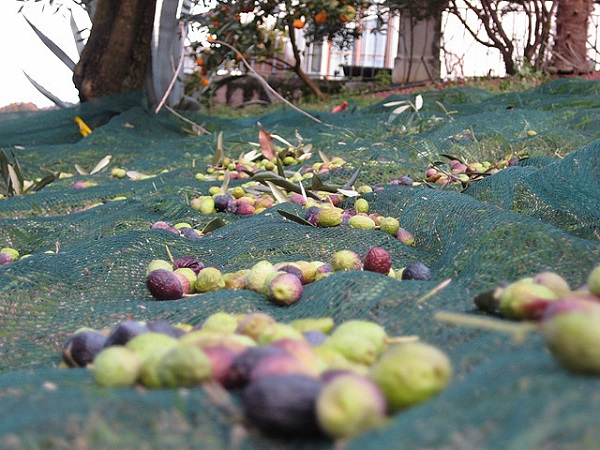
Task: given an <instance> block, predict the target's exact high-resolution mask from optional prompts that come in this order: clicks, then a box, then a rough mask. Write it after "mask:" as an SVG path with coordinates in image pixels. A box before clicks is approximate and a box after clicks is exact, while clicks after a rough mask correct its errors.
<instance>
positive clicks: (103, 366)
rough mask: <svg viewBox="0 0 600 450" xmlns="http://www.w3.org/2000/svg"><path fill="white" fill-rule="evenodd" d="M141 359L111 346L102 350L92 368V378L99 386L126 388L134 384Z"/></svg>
mask: <svg viewBox="0 0 600 450" xmlns="http://www.w3.org/2000/svg"><path fill="white" fill-rule="evenodd" d="M141 367H142V359H141V358H140V357H139V355H138V354H137V353H135V352H134V351H133V350H130V349H128V348H126V347H124V346H121V345H113V346H110V347H106V348H105V349H104V350H102V351H101V352H100V353H98V355H97V356H96V358H94V363H93V366H92V376H93V378H94V381H95V382H96V384H98V385H99V386H103V387H127V386H133V384H134V383H135V382H136V380H137V378H138V376H139V374H140V369H141Z"/></svg>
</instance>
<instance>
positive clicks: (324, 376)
mask: <svg viewBox="0 0 600 450" xmlns="http://www.w3.org/2000/svg"><path fill="white" fill-rule="evenodd" d="M62 355H63V361H64V363H65V364H66V365H67V366H69V367H87V368H88V369H89V370H91V373H92V376H93V379H94V380H95V382H96V383H97V384H98V385H99V386H104V387H129V386H134V385H141V386H144V387H146V388H149V389H160V388H179V387H186V388H193V387H195V386H201V385H206V383H209V382H210V383H217V384H218V385H220V386H221V387H222V388H224V389H227V390H235V391H238V392H240V394H241V395H240V399H241V408H242V410H243V412H244V417H245V418H246V420H247V422H248V423H249V424H251V425H254V426H256V427H257V428H258V429H259V430H261V431H263V432H265V433H269V434H276V435H283V436H298V435H300V436H306V435H313V436H314V435H325V436H329V437H331V438H349V437H352V436H355V435H356V434H358V433H361V432H363V431H365V430H368V429H370V428H372V427H375V426H379V425H382V424H385V422H386V420H387V419H389V416H390V415H391V414H395V413H397V412H399V411H402V410H404V409H406V408H409V407H411V406H413V405H416V404H419V403H422V402H425V401H427V400H428V399H430V398H431V397H432V396H434V395H436V394H438V393H440V392H441V391H442V390H443V389H444V388H445V387H446V386H447V384H448V383H449V381H450V378H451V374H452V365H451V362H450V360H449V359H448V357H447V355H446V354H445V353H444V352H443V351H442V350H440V349H439V348H437V347H436V346H433V345H430V344H427V343H424V342H420V341H419V340H418V337H416V336H404V337H390V336H388V334H387V333H386V331H385V329H384V328H383V327H382V326H381V325H379V324H377V323H375V322H371V321H366V320H349V321H346V322H343V323H340V324H337V325H336V324H335V323H334V320H333V319H331V318H329V317H320V318H301V319H296V320H293V321H291V322H289V323H284V322H278V321H276V320H275V319H274V318H273V317H272V316H270V315H268V314H266V313H263V312H254V313H248V314H230V313H226V312H218V313H214V314H212V315H210V316H208V317H207V318H205V319H204V321H203V322H202V323H201V324H200V325H198V326H195V327H191V326H185V325H171V324H169V323H167V322H164V321H157V322H150V323H145V322H140V321H134V320H126V321H123V322H120V323H119V324H117V325H115V326H114V327H113V328H111V329H109V330H106V331H97V330H92V329H81V330H78V331H77V332H75V333H74V334H73V335H71V336H70V337H69V338H68V339H67V340H66V341H65V343H64V345H63V350H62Z"/></svg>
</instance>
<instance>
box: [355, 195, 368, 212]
mask: <svg viewBox="0 0 600 450" xmlns="http://www.w3.org/2000/svg"><path fill="white" fill-rule="evenodd" d="M354 210H355V211H356V212H357V213H365V214H366V213H368V212H369V202H368V201H367V200H365V199H364V198H357V199H356V201H355V202H354Z"/></svg>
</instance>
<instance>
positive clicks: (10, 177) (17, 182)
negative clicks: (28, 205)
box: [0, 150, 56, 197]
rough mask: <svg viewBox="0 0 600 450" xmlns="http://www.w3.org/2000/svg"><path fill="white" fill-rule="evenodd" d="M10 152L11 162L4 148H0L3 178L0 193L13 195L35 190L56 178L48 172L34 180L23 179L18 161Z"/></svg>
mask: <svg viewBox="0 0 600 450" xmlns="http://www.w3.org/2000/svg"><path fill="white" fill-rule="evenodd" d="M11 154H12V159H13V162H12V163H11V162H10V161H9V159H8V156H6V153H5V152H4V150H0V175H2V179H3V180H4V181H3V182H2V181H0V195H2V196H6V197H13V196H15V195H23V194H27V193H29V192H36V191H39V190H40V189H42V188H43V187H44V186H46V185H47V184H50V183H52V182H53V181H54V180H55V179H56V176H55V175H54V174H48V175H47V176H45V177H44V178H42V179H39V180H36V181H35V182H32V181H27V180H25V178H24V177H23V173H22V172H21V166H20V164H19V161H18V160H17V158H16V157H15V155H14V153H12V152H11Z"/></svg>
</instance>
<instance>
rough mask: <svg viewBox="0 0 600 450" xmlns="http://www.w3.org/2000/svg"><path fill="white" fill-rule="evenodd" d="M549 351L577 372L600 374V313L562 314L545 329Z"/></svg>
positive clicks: (569, 312)
mask: <svg viewBox="0 0 600 450" xmlns="http://www.w3.org/2000/svg"><path fill="white" fill-rule="evenodd" d="M542 330H543V333H544V338H545V340H546V344H547V345H548V348H549V349H550V351H551V352H552V355H553V356H554V357H555V358H556V359H557V361H558V362H559V363H560V364H561V365H562V366H563V367H564V368H566V369H567V370H570V371H571V372H575V373H582V374H591V375H600V311H599V310H594V309H588V310H573V311H568V312H563V313H560V314H557V315H555V316H553V317H552V318H550V319H548V320H545V321H544V322H543V327H542Z"/></svg>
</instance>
